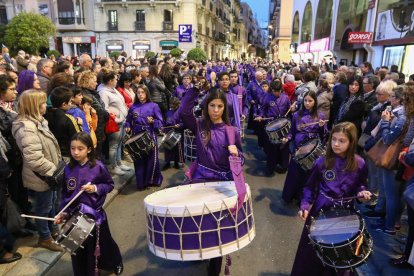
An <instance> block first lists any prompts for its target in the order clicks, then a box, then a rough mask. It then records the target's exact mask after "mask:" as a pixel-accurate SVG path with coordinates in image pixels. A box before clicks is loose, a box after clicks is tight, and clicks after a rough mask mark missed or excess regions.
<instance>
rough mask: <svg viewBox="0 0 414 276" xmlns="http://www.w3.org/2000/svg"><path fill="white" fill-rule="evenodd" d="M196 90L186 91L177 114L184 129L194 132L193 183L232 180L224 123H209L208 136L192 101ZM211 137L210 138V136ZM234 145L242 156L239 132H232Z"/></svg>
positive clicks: (196, 95) (195, 96)
mask: <svg viewBox="0 0 414 276" xmlns="http://www.w3.org/2000/svg"><path fill="white" fill-rule="evenodd" d="M198 93H199V91H198V89H196V88H193V89H191V90H189V91H188V93H187V94H186V96H185V97H184V98H183V100H182V102H181V106H180V109H179V112H180V116H181V118H182V120H183V122H184V125H185V127H186V128H188V129H190V130H191V131H192V132H193V133H194V135H195V142H196V146H197V164H198V165H197V166H196V168H194V167H195V165H194V164H192V168H193V171H192V182H208V181H215V180H218V181H224V180H232V179H233V176H232V174H231V172H230V164H229V155H230V153H229V150H228V146H229V142H228V139H227V135H226V125H225V123H218V124H212V125H211V129H210V135H208V133H207V131H206V130H205V122H204V119H196V118H195V117H194V114H193V112H192V108H191V104H190V103H192V102H193V101H194V100H195V99H196V98H197V97H198ZM209 136H210V137H209ZM235 145H236V146H237V148H238V149H239V156H240V157H242V152H241V151H242V145H241V139H240V134H239V132H238V131H235Z"/></svg>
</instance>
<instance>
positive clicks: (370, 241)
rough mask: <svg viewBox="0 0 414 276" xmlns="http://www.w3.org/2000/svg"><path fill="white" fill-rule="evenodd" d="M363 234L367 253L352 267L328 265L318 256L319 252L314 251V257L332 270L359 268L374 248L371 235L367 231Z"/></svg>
mask: <svg viewBox="0 0 414 276" xmlns="http://www.w3.org/2000/svg"><path fill="white" fill-rule="evenodd" d="M364 234H366V235H367V236H368V242H369V244H368V249H369V250H368V252H367V253H366V254H365V256H364V258H362V259H361V260H358V261H357V262H355V263H353V264H352V265H346V266H338V265H333V264H331V263H328V262H327V261H326V260H325V258H323V257H321V256H320V252H319V251H317V250H315V251H316V255H317V256H318V258H319V260H320V261H321V262H322V263H323V264H325V265H327V266H329V267H333V268H337V269H349V268H353V267H357V266H359V265H360V264H361V263H362V262H365V260H366V259H367V258H368V257H369V255H371V253H372V252H373V251H374V249H373V247H374V241H373V240H372V237H371V234H370V233H369V232H368V231H365V232H364Z"/></svg>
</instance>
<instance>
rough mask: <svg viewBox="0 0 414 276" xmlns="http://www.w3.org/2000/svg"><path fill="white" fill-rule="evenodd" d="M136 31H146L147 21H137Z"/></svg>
mask: <svg viewBox="0 0 414 276" xmlns="http://www.w3.org/2000/svg"><path fill="white" fill-rule="evenodd" d="M135 31H145V21H135Z"/></svg>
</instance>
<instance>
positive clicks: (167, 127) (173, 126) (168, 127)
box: [162, 126, 175, 128]
mask: <svg viewBox="0 0 414 276" xmlns="http://www.w3.org/2000/svg"><path fill="white" fill-rule="evenodd" d="M171 127H175V126H165V127H162V128H171Z"/></svg>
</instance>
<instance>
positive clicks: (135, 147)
mask: <svg viewBox="0 0 414 276" xmlns="http://www.w3.org/2000/svg"><path fill="white" fill-rule="evenodd" d="M125 148H126V149H127V151H128V153H129V154H130V155H131V156H132V158H133V159H134V160H140V159H142V158H144V157H145V156H147V155H148V153H149V152H150V151H151V150H153V149H154V148H155V144H154V141H153V140H152V139H151V136H150V135H149V134H148V132H146V131H143V132H141V133H138V134H137V135H135V136H133V137H131V138H129V139H128V140H126V141H125Z"/></svg>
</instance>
